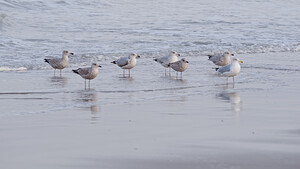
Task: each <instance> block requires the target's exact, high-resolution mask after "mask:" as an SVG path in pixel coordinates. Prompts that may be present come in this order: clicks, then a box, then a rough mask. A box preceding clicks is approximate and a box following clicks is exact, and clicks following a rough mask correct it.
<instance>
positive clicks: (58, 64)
mask: <svg viewBox="0 0 300 169" xmlns="http://www.w3.org/2000/svg"><path fill="white" fill-rule="evenodd" d="M69 55H74V53H70V52H69V51H66V50H64V51H63V52H62V58H55V59H44V60H45V62H47V63H49V65H50V66H52V67H53V68H54V75H55V70H56V69H59V70H60V75H61V70H62V69H64V68H65V67H67V65H68V56H69Z"/></svg>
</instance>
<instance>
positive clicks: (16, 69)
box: [0, 67, 27, 72]
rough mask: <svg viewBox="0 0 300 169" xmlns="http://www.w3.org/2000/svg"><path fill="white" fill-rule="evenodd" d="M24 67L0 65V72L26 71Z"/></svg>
mask: <svg viewBox="0 0 300 169" xmlns="http://www.w3.org/2000/svg"><path fill="white" fill-rule="evenodd" d="M26 70H27V68H26V67H17V68H12V67H0V72H3V71H26Z"/></svg>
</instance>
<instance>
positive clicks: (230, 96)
mask: <svg viewBox="0 0 300 169" xmlns="http://www.w3.org/2000/svg"><path fill="white" fill-rule="evenodd" d="M218 98H221V99H222V100H224V101H226V102H229V103H231V109H232V110H233V111H234V112H240V111H241V98H240V96H239V94H238V93H237V92H233V91H223V92H222V93H220V94H218Z"/></svg>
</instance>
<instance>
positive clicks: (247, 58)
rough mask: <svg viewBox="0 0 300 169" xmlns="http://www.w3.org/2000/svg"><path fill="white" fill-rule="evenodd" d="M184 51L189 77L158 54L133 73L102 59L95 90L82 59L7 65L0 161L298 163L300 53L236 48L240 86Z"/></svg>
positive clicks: (0, 75)
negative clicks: (168, 68) (36, 66)
mask: <svg viewBox="0 0 300 169" xmlns="http://www.w3.org/2000/svg"><path fill="white" fill-rule="evenodd" d="M182 55H183V56H186V58H187V59H188V60H189V62H190V64H189V68H188V69H187V71H186V72H184V76H183V80H178V79H176V78H175V73H174V72H172V76H171V77H169V76H167V77H165V76H164V69H163V67H161V66H160V65H158V64H157V63H155V62H154V61H152V58H144V59H143V58H141V59H140V60H138V65H137V66H136V68H134V69H133V70H132V77H131V78H123V77H122V70H121V69H119V68H118V67H116V66H115V65H111V64H110V63H109V61H104V62H103V63H99V64H100V65H102V67H103V68H102V69H100V70H99V76H98V77H97V78H96V79H94V80H92V81H91V89H88V90H85V89H84V80H83V79H82V78H81V77H79V76H78V75H76V74H74V73H72V72H71V69H73V68H75V67H68V68H66V69H65V70H63V73H62V76H59V74H57V76H53V70H52V69H46V70H28V71H3V72H0V89H1V91H0V107H1V112H0V150H1V151H0V168H3V169H4V168H6V169H19V168H31V169H38V168H43V169H47V168H49V169H50V168H51V169H53V168H64V169H66V168H72V169H74V168H107V169H118V168H120V169H121V168H122V169H134V168H136V169H148V168H149V169H153V168H156V169H158V168H159V169H163V168H164V169H165V168H170V169H171V168H172V169H176V168H191V169H194V168H206V169H210V168H212V169H216V168H217V169H219V168H220V169H221V168H222V169H226V168H228V169H229V168H230V169H239V168H242V169H253V168H255V169H282V168H285V169H297V168H299V167H300V162H299V157H300V148H299V146H300V145H299V143H300V137H299V134H300V125H299V124H300V123H299V119H300V115H299V109H300V105H299V95H300V90H299V82H300V69H299V63H300V59H299V53H298V52H290V53H262V54H240V55H237V57H239V58H240V59H241V60H243V61H244V64H242V70H241V73H240V74H239V75H238V76H237V77H236V83H235V86H234V87H233V85H232V83H229V84H228V85H226V78H221V77H218V76H217V75H216V74H215V72H214V70H213V69H212V68H213V67H215V66H214V65H213V64H212V63H211V62H209V61H207V57H205V56H193V55H192V54H189V53H183V54H182ZM229 82H231V79H230V80H229Z"/></svg>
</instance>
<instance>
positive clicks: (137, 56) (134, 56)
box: [129, 53, 141, 59]
mask: <svg viewBox="0 0 300 169" xmlns="http://www.w3.org/2000/svg"><path fill="white" fill-rule="evenodd" d="M140 57H141V56H140V55H137V54H136V53H132V54H130V55H129V59H132V58H140Z"/></svg>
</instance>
